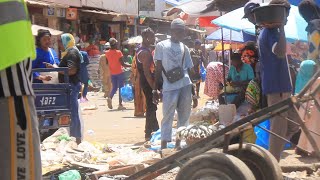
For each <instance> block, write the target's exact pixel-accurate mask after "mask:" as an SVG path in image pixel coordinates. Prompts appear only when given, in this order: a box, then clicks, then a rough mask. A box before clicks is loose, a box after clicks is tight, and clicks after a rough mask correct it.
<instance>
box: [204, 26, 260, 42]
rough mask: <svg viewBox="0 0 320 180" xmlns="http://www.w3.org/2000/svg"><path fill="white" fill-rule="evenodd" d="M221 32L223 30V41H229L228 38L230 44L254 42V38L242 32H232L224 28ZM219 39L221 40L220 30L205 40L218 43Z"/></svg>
mask: <svg viewBox="0 0 320 180" xmlns="http://www.w3.org/2000/svg"><path fill="white" fill-rule="evenodd" d="M222 30H223V40H224V41H230V38H231V41H232V42H240V43H243V42H247V41H255V40H256V39H255V36H253V35H250V34H247V33H244V32H243V31H233V30H230V29H226V28H223V29H222ZM230 36H231V37H230ZM221 38H222V35H221V29H218V30H216V31H214V32H213V33H212V34H210V35H209V36H208V37H207V38H206V39H207V40H216V41H220V40H221Z"/></svg>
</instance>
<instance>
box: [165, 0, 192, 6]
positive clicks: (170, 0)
mask: <svg viewBox="0 0 320 180" xmlns="http://www.w3.org/2000/svg"><path fill="white" fill-rule="evenodd" d="M164 1H165V2H166V3H167V4H170V5H171V6H179V5H181V4H183V3H186V2H190V1H192V0H164Z"/></svg>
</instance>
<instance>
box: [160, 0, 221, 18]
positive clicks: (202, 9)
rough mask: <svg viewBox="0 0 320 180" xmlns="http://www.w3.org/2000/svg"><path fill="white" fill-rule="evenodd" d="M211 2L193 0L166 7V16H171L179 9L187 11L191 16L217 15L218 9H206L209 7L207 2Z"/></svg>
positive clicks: (210, 1)
mask: <svg viewBox="0 0 320 180" xmlns="http://www.w3.org/2000/svg"><path fill="white" fill-rule="evenodd" d="M211 3H212V0H193V1H190V2H186V3H183V4H181V5H179V6H176V7H173V8H170V9H166V10H165V11H166V14H167V16H171V15H173V14H174V13H177V12H178V11H179V10H182V11H183V12H185V13H187V14H188V15H189V16H191V17H193V16H195V17H201V16H219V15H220V13H219V12H218V11H214V10H210V11H207V9H208V8H209V6H208V5H209V4H211Z"/></svg>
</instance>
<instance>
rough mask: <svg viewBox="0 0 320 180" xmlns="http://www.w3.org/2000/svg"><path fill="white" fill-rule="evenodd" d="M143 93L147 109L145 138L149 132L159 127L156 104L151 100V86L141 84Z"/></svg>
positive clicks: (149, 134)
mask: <svg viewBox="0 0 320 180" xmlns="http://www.w3.org/2000/svg"><path fill="white" fill-rule="evenodd" d="M142 87H143V93H144V95H145V97H146V103H147V110H146V126H145V138H151V133H152V132H154V131H157V130H158V129H159V124H158V120H157V113H156V112H157V105H155V104H154V103H153V102H152V98H153V95H152V88H151V87H150V86H146V85H144V86H142Z"/></svg>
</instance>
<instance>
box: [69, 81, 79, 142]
mask: <svg viewBox="0 0 320 180" xmlns="http://www.w3.org/2000/svg"><path fill="white" fill-rule="evenodd" d="M80 89H81V84H80V82H79V83H77V84H72V83H71V99H70V101H71V125H70V136H72V137H75V138H81V137H82V134H81V123H80V114H79V103H78V95H79V92H80Z"/></svg>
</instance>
